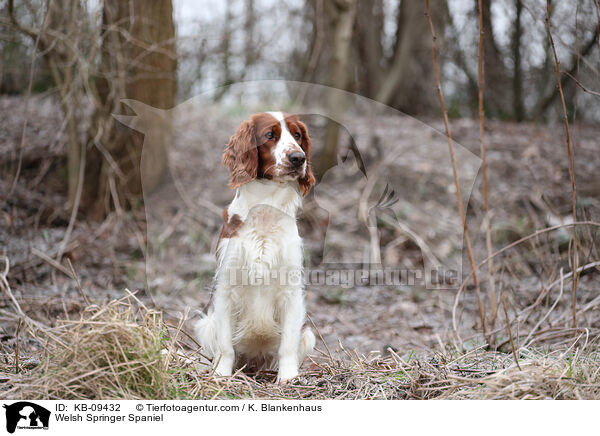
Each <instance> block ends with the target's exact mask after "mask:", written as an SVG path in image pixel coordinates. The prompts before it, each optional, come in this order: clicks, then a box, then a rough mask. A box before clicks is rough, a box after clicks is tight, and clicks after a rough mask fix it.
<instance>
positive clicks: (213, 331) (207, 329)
mask: <svg viewBox="0 0 600 436" xmlns="http://www.w3.org/2000/svg"><path fill="white" fill-rule="evenodd" d="M194 332H195V333H196V338H197V339H198V343H199V344H200V346H201V347H202V350H201V353H202V354H203V355H204V356H205V357H208V358H209V359H212V358H213V357H214V356H215V354H216V350H217V327H216V322H215V317H214V314H213V312H212V311H211V312H209V313H208V315H205V314H202V318H200V319H199V320H198V322H197V323H196V326H195V327H194Z"/></svg>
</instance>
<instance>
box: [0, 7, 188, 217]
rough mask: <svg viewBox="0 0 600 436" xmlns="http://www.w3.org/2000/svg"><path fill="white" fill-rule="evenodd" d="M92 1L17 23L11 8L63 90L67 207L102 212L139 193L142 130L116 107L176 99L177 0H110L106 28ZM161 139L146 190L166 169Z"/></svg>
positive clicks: (151, 153) (162, 104)
mask: <svg viewBox="0 0 600 436" xmlns="http://www.w3.org/2000/svg"><path fill="white" fill-rule="evenodd" d="M87 6H88V5H87V3H85V2H80V1H78V0H50V1H49V2H47V3H46V10H45V12H44V18H43V22H42V23H41V24H40V25H39V26H38V28H32V27H29V26H27V25H24V24H22V23H20V22H19V20H18V18H17V17H16V15H15V12H14V9H15V7H14V0H9V2H8V13H9V17H10V20H11V22H12V24H13V25H14V26H15V27H16V28H17V29H18V30H19V31H21V33H23V34H25V35H27V36H29V37H30V38H31V39H32V40H33V41H34V42H35V46H36V47H37V48H38V51H39V53H41V55H42V56H43V58H44V60H45V61H46V63H47V64H48V67H49V70H50V72H51V75H52V79H53V82H54V85H55V86H56V89H57V90H58V93H59V97H60V103H61V108H62V111H63V116H64V122H65V129H66V133H67V139H68V153H67V154H68V164H67V169H68V185H69V188H68V194H69V195H68V198H69V202H68V204H69V207H70V208H71V209H72V210H73V211H74V212H76V211H78V210H81V211H84V212H87V213H88V214H89V215H90V216H92V217H95V218H102V217H103V216H104V215H105V214H106V213H107V212H108V211H109V210H110V208H112V207H114V208H121V207H126V206H131V205H135V204H136V203H137V202H138V199H139V198H140V196H141V192H142V189H141V176H140V174H141V170H140V162H141V147H142V140H143V137H142V136H141V135H140V134H138V133H135V132H133V131H131V130H129V129H126V128H125V127H124V126H120V125H119V124H118V123H117V122H116V120H115V119H114V118H113V117H112V114H113V113H121V112H122V109H121V103H120V101H121V100H122V99H125V98H128V99H133V100H138V101H141V102H143V103H145V104H148V105H152V106H155V107H158V108H163V109H164V108H170V107H172V106H173V105H174V103H175V89H176V88H175V84H176V77H175V72H176V66H177V62H176V56H175V27H174V23H173V8H172V4H171V0H156V1H152V2H146V1H143V0H127V1H119V0H105V1H104V3H103V6H102V18H101V26H100V28H99V27H98V25H97V21H100V20H97V17H95V16H93V14H92V13H91V12H90V11H89V10H87V9H86V7H87ZM89 102H92V107H91V108H90V106H89ZM90 110H91V112H92V114H90ZM90 118H91V121H90ZM82 129H83V130H84V131H82ZM163 134H164V135H168V131H164V132H163ZM163 139H164V140H163V141H157V144H159V145H155V146H154V147H153V149H152V150H149V153H148V154H147V156H149V159H148V162H149V163H150V164H149V165H148V168H146V169H145V171H144V173H145V175H146V176H147V177H146V178H145V187H146V188H148V189H152V188H153V187H154V186H155V185H156V184H157V183H158V181H159V180H160V178H161V176H162V174H163V173H164V171H165V168H166V164H167V160H166V151H165V146H166V145H165V144H166V142H167V136H165V137H164V138H163ZM111 199H112V203H111Z"/></svg>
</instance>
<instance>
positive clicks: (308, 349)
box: [298, 327, 317, 363]
mask: <svg viewBox="0 0 600 436" xmlns="http://www.w3.org/2000/svg"><path fill="white" fill-rule="evenodd" d="M316 342H317V340H316V339H315V334H314V333H313V331H312V329H311V328H310V327H304V329H302V340H301V341H300V349H299V350H298V351H299V354H300V359H299V360H300V363H302V361H303V360H304V359H305V358H306V356H307V355H308V354H310V353H312V351H313V349H314V348H315V344H316Z"/></svg>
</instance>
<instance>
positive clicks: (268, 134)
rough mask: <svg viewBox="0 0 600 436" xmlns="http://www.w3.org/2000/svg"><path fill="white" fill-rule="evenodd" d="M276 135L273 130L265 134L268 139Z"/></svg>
mask: <svg viewBox="0 0 600 436" xmlns="http://www.w3.org/2000/svg"><path fill="white" fill-rule="evenodd" d="M274 137H275V134H274V133H273V132H267V133H266V135H265V138H267V139H273V138H274Z"/></svg>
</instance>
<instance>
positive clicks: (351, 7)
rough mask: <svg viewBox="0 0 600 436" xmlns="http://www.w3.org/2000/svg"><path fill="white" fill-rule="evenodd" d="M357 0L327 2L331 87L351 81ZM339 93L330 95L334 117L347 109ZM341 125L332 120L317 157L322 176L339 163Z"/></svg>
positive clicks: (327, 101)
mask: <svg viewBox="0 0 600 436" xmlns="http://www.w3.org/2000/svg"><path fill="white" fill-rule="evenodd" d="M356 4H357V0H335V1H331V2H326V7H325V9H326V14H327V15H328V17H329V19H330V22H331V28H332V29H333V30H332V34H331V41H330V45H331V51H332V52H331V70H330V74H329V86H331V87H333V88H339V89H345V88H346V84H347V81H348V69H349V59H350V42H351V40H352V30H353V27H354V17H355V14H356ZM342 98H343V97H342V95H341V94H340V93H339V92H335V91H334V92H329V94H328V95H327V97H326V106H327V111H328V113H329V115H330V117H331V118H333V119H335V118H337V115H338V114H340V111H341V110H342V108H343V104H344V102H343V101H342ZM339 129H340V128H339V124H338V123H337V122H335V121H333V120H329V122H328V123H327V127H326V131H325V143H324V145H323V148H322V150H321V152H320V154H319V155H318V157H317V158H315V159H314V162H315V164H314V169H315V171H316V173H317V175H318V176H321V175H323V173H325V171H326V170H327V169H329V168H331V167H332V166H334V165H335V164H336V161H337V147H338V142H339V136H340V130H339Z"/></svg>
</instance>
